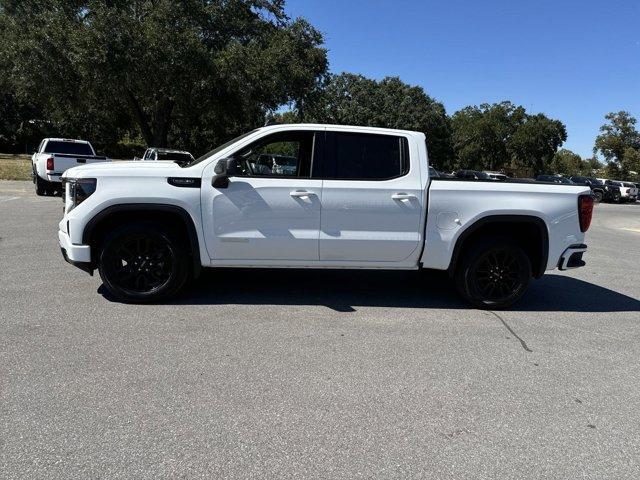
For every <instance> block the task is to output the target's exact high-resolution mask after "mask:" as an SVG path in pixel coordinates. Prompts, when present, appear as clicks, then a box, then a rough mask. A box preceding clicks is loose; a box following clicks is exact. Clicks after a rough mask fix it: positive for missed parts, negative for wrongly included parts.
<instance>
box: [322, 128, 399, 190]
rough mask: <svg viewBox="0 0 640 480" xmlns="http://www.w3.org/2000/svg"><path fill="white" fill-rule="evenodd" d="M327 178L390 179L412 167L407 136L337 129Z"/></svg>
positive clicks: (330, 144) (331, 139) (332, 138)
mask: <svg viewBox="0 0 640 480" xmlns="http://www.w3.org/2000/svg"><path fill="white" fill-rule="evenodd" d="M327 140H328V145H327V146H328V152H327V154H328V157H329V159H330V161H329V162H328V164H327V170H328V171H326V172H325V176H326V178H335V179H340V180H387V179H390V178H395V177H399V176H402V175H404V174H406V173H407V172H408V171H409V161H408V142H407V139H406V138H404V137H398V136H393V135H376V134H368V133H367V134H365V133H342V132H334V133H331V134H329V135H328V138H327Z"/></svg>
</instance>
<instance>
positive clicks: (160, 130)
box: [127, 91, 173, 147]
mask: <svg viewBox="0 0 640 480" xmlns="http://www.w3.org/2000/svg"><path fill="white" fill-rule="evenodd" d="M127 100H128V102H129V106H130V107H131V110H133V114H134V116H135V119H136V122H137V123H138V126H139V127H140V132H141V133H142V137H143V138H144V140H145V142H147V145H148V146H149V147H166V146H167V137H168V135H169V127H170V125H171V113H172V112H173V101H172V100H170V99H169V98H167V97H162V98H161V99H159V100H158V101H157V102H156V108H155V111H154V112H153V116H152V118H151V119H150V118H149V116H148V115H147V113H146V112H145V111H144V109H143V108H142V106H141V105H140V102H138V100H137V99H136V97H135V95H134V94H133V93H132V92H131V91H127Z"/></svg>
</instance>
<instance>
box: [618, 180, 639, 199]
mask: <svg viewBox="0 0 640 480" xmlns="http://www.w3.org/2000/svg"><path fill="white" fill-rule="evenodd" d="M620 183H621V184H622V187H623V188H626V189H627V195H628V197H627V201H628V202H631V203H634V202H635V201H636V200H637V199H638V187H637V186H636V184H635V183H633V182H620Z"/></svg>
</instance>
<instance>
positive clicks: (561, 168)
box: [549, 148, 603, 177]
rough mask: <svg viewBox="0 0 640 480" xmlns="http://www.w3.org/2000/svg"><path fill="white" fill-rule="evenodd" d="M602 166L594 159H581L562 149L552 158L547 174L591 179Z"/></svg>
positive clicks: (575, 154)
mask: <svg viewBox="0 0 640 480" xmlns="http://www.w3.org/2000/svg"><path fill="white" fill-rule="evenodd" d="M602 166H603V165H602V164H601V163H600V162H599V161H598V159H597V158H596V157H591V158H587V159H583V158H582V157H580V155H578V154H577V153H574V152H572V151H571V150H567V149H566V148H562V149H560V150H558V151H557V152H556V154H555V155H554V156H553V160H552V161H551V164H550V165H549V173H559V174H561V175H567V176H571V175H582V176H587V177H591V176H594V175H596V174H597V173H598V171H599V170H600V169H602Z"/></svg>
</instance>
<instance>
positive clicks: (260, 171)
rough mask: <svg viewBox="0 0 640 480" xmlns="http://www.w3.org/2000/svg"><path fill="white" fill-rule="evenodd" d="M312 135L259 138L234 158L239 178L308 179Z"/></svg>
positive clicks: (299, 134) (280, 134)
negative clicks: (236, 162)
mask: <svg viewBox="0 0 640 480" xmlns="http://www.w3.org/2000/svg"><path fill="white" fill-rule="evenodd" d="M313 135H314V134H313V132H285V133H276V134H274V135H269V136H268V137H266V138H262V139H260V140H258V141H257V142H255V143H252V144H251V145H249V146H248V147H246V148H244V149H243V150H241V151H240V152H238V153H237V154H235V155H234V157H235V158H237V159H238V160H239V162H238V166H239V168H240V172H241V173H240V175H244V176H267V177H308V176H309V172H310V171H311V156H312V150H313Z"/></svg>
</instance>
